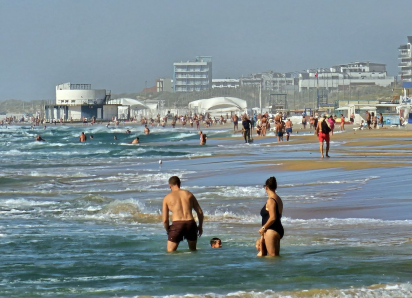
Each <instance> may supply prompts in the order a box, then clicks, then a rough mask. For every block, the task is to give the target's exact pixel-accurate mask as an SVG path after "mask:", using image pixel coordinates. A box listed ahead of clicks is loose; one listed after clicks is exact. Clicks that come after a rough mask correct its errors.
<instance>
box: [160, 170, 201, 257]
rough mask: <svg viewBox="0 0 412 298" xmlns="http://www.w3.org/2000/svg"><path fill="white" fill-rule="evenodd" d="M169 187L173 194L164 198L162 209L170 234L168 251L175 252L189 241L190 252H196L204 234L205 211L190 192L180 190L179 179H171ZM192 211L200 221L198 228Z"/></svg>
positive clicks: (166, 228) (164, 223)
mask: <svg viewBox="0 0 412 298" xmlns="http://www.w3.org/2000/svg"><path fill="white" fill-rule="evenodd" d="M169 187H170V189H171V192H170V193H169V194H168V195H166V196H165V197H164V199H163V209H162V217H163V225H164V227H165V230H166V231H167V234H168V241H167V251H168V252H171V251H175V250H176V249H177V247H178V246H179V243H180V241H182V240H183V239H187V242H188V244H189V249H190V250H196V243H197V236H199V237H200V236H201V235H202V233H203V211H202V209H201V208H200V206H199V203H198V202H197V200H196V198H195V196H194V195H193V194H192V193H191V192H190V191H187V190H183V189H180V179H179V178H178V177H176V176H173V177H171V178H170V179H169ZM192 210H195V212H196V214H197V217H198V219H199V225H198V226H197V225H196V222H195V221H194V218H193V214H192ZM169 212H172V221H173V223H172V225H169V224H170V223H169Z"/></svg>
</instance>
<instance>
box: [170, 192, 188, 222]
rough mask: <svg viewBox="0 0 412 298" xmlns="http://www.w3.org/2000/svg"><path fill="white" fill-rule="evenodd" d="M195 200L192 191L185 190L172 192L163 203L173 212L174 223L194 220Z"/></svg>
mask: <svg viewBox="0 0 412 298" xmlns="http://www.w3.org/2000/svg"><path fill="white" fill-rule="evenodd" d="M193 198H194V196H193V194H192V193H191V192H190V191H187V190H183V189H179V190H175V191H171V192H170V193H169V194H168V195H166V196H165V198H164V200H163V203H164V204H165V203H166V204H167V207H168V209H169V211H171V212H172V221H178V220H193V214H192V209H193Z"/></svg>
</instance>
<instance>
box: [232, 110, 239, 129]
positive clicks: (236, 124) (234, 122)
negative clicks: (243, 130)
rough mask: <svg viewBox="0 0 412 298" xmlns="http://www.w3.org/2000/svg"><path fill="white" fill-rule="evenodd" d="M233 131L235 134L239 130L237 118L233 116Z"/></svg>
mask: <svg viewBox="0 0 412 298" xmlns="http://www.w3.org/2000/svg"><path fill="white" fill-rule="evenodd" d="M232 119H233V131H234V132H236V131H237V130H239V125H238V121H239V117H238V116H237V115H236V114H235V115H233V118H232Z"/></svg>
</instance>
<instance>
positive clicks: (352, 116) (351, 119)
mask: <svg viewBox="0 0 412 298" xmlns="http://www.w3.org/2000/svg"><path fill="white" fill-rule="evenodd" d="M349 121H350V124H352V125H353V122H355V115H354V114H353V113H352V114H350V119H349Z"/></svg>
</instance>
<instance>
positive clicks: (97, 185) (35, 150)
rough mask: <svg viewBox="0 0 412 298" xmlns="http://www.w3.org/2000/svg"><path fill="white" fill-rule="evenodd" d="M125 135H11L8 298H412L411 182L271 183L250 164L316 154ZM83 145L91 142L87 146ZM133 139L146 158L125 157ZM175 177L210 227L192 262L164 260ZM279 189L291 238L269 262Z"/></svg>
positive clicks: (3, 248) (376, 172) (1, 248)
mask: <svg viewBox="0 0 412 298" xmlns="http://www.w3.org/2000/svg"><path fill="white" fill-rule="evenodd" d="M127 128H128V127H127V126H125V127H123V126H122V127H118V128H115V127H113V128H106V127H105V126H94V127H92V126H87V127H69V126H58V125H57V126H49V127H48V128H47V129H46V130H45V131H43V129H42V128H38V129H35V130H30V129H29V127H17V126H13V127H9V128H7V129H6V128H5V127H3V128H0V135H1V136H2V140H3V142H1V145H0V156H1V159H2V163H1V165H0V186H1V188H0V254H1V256H2V257H1V259H0V260H1V261H0V272H1V275H0V296H1V297H12V296H14V297H16V296H17V297H40V296H42V297H43V296H49V297H59V296H60V297H136V296H143V295H147V296H168V295H175V296H181V295H190V296H189V297H410V296H412V286H411V285H410V284H409V282H410V280H411V277H412V270H411V268H412V257H411V256H410V253H409V252H410V251H411V248H412V238H411V236H410V229H411V228H412V214H411V212H410V211H409V210H411V207H412V206H411V205H412V204H411V203H412V199H411V196H410V195H409V193H408V188H407V187H408V185H410V184H411V182H412V181H411V180H412V178H411V176H410V170H409V168H384V169H381V168H378V169H376V168H375V169H366V170H356V171H344V170H341V169H328V170H311V171H299V172H296V171H278V170H277V171H276V170H268V169H267V168H262V164H251V163H250V161H258V160H271V159H272V158H273V159H274V160H276V162H279V163H281V162H282V160H288V159H303V160H305V159H307V160H310V159H313V158H315V157H314V156H312V154H311V151H312V150H314V149H317V148H318V144H317V143H313V144H307V145H294V144H293V141H291V142H290V144H288V145H289V146H273V145H268V144H269V143H270V142H271V141H269V139H261V140H255V142H254V143H253V144H251V145H247V144H243V143H242V142H241V141H240V140H236V139H234V138H232V137H233V136H234V135H233V133H232V132H226V131H224V130H223V129H220V128H219V127H217V128H213V129H212V130H210V131H207V135H208V137H209V139H208V145H207V146H205V147H200V146H199V145H198V139H199V137H198V135H197V133H196V132H195V131H194V130H190V129H176V130H172V129H160V128H154V129H153V130H152V133H151V134H150V135H149V136H145V135H143V134H142V131H143V129H142V127H129V128H130V129H131V130H132V134H131V135H126V134H125V133H124V131H125V130H126V129H127ZM81 131H85V133H86V134H87V135H90V134H93V135H94V139H93V140H88V142H87V143H86V144H80V143H78V136H79V134H80V132H81ZM39 133H40V134H41V135H42V137H43V138H44V139H46V140H47V142H42V143H39V142H34V141H33V139H34V136H35V135H37V134H39ZM114 135H116V136H117V138H118V140H117V141H115V140H114V139H113V137H114ZM135 136H139V138H140V140H141V142H142V144H141V145H137V146H132V145H129V144H127V143H128V142H130V141H131V140H133V138H134V137H135ZM218 138H219V139H218ZM221 138H225V139H221ZM292 140H293V138H292ZM340 144H341V143H340V142H336V143H334V144H332V151H333V148H334V146H336V147H337V146H340ZM292 148H293V151H292V150H291V149H292ZM358 149H359V148H358ZM374 150H376V148H374ZM228 154H229V155H228ZM197 157H204V158H197ZM345 158H347V159H348V160H349V159H350V157H342V158H341V160H343V161H344V160H345ZM159 159H162V160H163V164H162V165H161V166H159V163H158V161H159ZM371 159H372V161H375V162H381V161H380V159H379V157H376V159H374V158H371ZM394 159H396V160H398V159H399V158H398V157H394ZM172 175H178V176H179V177H181V178H182V183H183V187H184V188H186V189H188V190H190V191H192V192H193V193H194V194H195V195H196V197H197V199H198V200H199V203H200V205H201V206H202V208H203V210H204V212H205V215H206V221H205V224H204V235H203V236H202V237H201V238H200V240H199V242H198V247H199V250H198V251H197V252H195V253H191V252H189V251H188V250H187V244H186V243H185V242H182V243H181V245H180V247H179V251H178V252H177V253H175V254H167V253H165V244H166V235H165V232H164V229H163V225H162V223H161V218H160V210H161V202H162V199H163V197H164V195H165V194H167V192H168V186H167V180H168V178H169V177H170V176H172ZM272 175H275V176H276V178H277V180H278V185H279V189H278V194H279V195H280V196H281V197H282V199H283V201H284V206H285V210H284V214H283V215H284V218H283V223H284V226H285V231H286V232H285V233H286V234H285V237H284V238H283V239H282V242H281V257H280V258H276V259H271V258H264V259H262V258H256V257H255V255H256V251H255V248H254V241H255V240H256V238H258V236H259V235H258V233H257V230H258V229H259V226H260V216H259V211H260V209H261V208H262V206H263V204H264V203H265V200H266V199H265V192H264V189H263V187H262V185H263V183H264V181H265V179H267V178H268V177H269V176H272ZM212 237H220V238H221V239H222V241H223V248H222V249H219V250H212V249H210V248H209V244H208V242H209V240H210V238H212Z"/></svg>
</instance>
